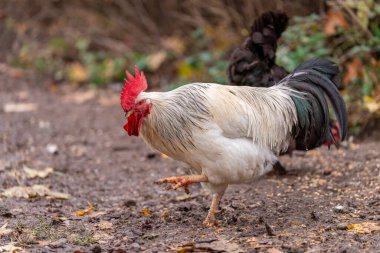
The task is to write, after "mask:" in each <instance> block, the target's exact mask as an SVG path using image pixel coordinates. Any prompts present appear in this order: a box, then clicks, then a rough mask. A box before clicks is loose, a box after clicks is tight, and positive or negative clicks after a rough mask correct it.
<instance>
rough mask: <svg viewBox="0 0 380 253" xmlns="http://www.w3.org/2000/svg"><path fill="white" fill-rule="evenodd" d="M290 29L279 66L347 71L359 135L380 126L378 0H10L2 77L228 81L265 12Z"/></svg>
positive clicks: (168, 85)
mask: <svg viewBox="0 0 380 253" xmlns="http://www.w3.org/2000/svg"><path fill="white" fill-rule="evenodd" d="M270 10H271V11H284V12H286V13H287V15H288V16H289V17H290V24H289V26H288V28H287V29H286V30H285V32H284V34H283V35H282V37H281V39H280V41H279V48H278V50H277V58H276V61H277V64H279V65H280V66H283V67H284V68H286V69H287V70H288V71H291V70H293V69H294V68H295V67H296V66H297V65H298V64H300V63H301V62H303V61H305V60H307V59H310V58H314V57H326V58H329V59H332V60H334V61H335V62H337V63H338V64H339V66H340V67H341V69H342V84H343V86H342V87H341V92H342V94H343V96H344V99H345V100H346V102H347V104H348V108H349V114H350V131H351V133H352V134H356V135H366V134H369V133H370V132H372V130H374V129H378V128H379V127H380V120H379V119H380V3H379V2H378V1H375V0H358V1H355V0H331V1H325V0H299V1H286V0H284V1H282V0H278V1H274V0H256V1H251V0H236V1H233V0H208V1H204V0H188V1H181V0H163V1H153V0H135V1H133V0H97V1H93V0H81V1H78V0H65V1H64V0H52V1H45V0H30V1H27V0H16V1H0V24H1V26H0V61H1V62H2V63H1V69H2V71H10V72H12V71H13V72H12V73H13V74H14V76H16V77H17V76H18V75H19V73H21V72H19V70H23V71H28V72H33V73H35V74H37V75H41V76H43V77H44V78H45V79H46V80H48V82H49V85H50V86H51V87H55V86H59V85H74V86H88V85H90V86H93V87H97V88H103V87H109V86H107V85H109V84H115V83H121V80H122V79H123V78H124V71H125V70H126V69H128V70H131V69H133V66H134V65H138V66H139V68H140V69H143V70H144V71H145V72H146V74H147V76H148V79H149V82H150V87H151V88H152V89H163V90H168V89H172V88H175V87H178V86H180V85H181V84H185V83H189V82H193V81H203V82H217V83H222V84H228V78H227V74H226V70H227V66H228V60H229V57H230V55H231V53H232V51H233V50H234V49H235V48H236V47H238V46H239V45H240V44H241V43H242V42H243V41H244V39H245V37H246V36H247V35H248V34H249V31H250V26H251V25H252V23H253V21H254V19H255V18H256V17H258V16H259V15H260V14H262V13H263V12H265V11H270Z"/></svg>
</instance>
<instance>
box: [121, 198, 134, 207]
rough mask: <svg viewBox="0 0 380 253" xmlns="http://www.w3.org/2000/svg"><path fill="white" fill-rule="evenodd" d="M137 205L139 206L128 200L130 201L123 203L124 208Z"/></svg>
mask: <svg viewBox="0 0 380 253" xmlns="http://www.w3.org/2000/svg"><path fill="white" fill-rule="evenodd" d="M136 205H137V203H136V201H135V200H133V199H128V200H126V201H124V203H123V206H126V207H131V206H136Z"/></svg>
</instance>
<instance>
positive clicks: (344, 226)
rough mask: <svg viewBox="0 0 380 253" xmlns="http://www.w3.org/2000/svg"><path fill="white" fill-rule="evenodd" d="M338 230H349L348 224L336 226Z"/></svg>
mask: <svg viewBox="0 0 380 253" xmlns="http://www.w3.org/2000/svg"><path fill="white" fill-rule="evenodd" d="M336 228H337V229H339V230H346V229H347V224H345V223H340V224H338V225H336Z"/></svg>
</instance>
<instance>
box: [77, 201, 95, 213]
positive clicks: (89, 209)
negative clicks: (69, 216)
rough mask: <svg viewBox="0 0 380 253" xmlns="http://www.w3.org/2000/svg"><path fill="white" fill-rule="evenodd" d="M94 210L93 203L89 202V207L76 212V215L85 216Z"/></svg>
mask: <svg viewBox="0 0 380 253" xmlns="http://www.w3.org/2000/svg"><path fill="white" fill-rule="evenodd" d="M93 210H94V206H93V205H92V204H91V203H88V207H87V208H86V209H84V210H79V211H77V212H76V213H75V214H76V216H85V215H87V214H89V213H90V212H91V211H93Z"/></svg>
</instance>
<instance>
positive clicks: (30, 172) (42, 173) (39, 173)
mask: <svg viewBox="0 0 380 253" xmlns="http://www.w3.org/2000/svg"><path fill="white" fill-rule="evenodd" d="M23 169H24V171H25V174H26V178H36V177H39V178H45V177H47V176H49V175H50V174H51V173H53V171H54V170H53V168H50V167H48V168H45V169H43V170H34V169H31V168H28V167H26V166H24V167H23Z"/></svg>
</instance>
